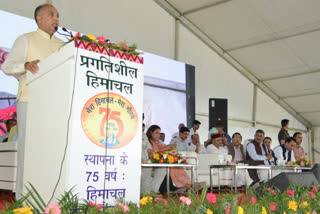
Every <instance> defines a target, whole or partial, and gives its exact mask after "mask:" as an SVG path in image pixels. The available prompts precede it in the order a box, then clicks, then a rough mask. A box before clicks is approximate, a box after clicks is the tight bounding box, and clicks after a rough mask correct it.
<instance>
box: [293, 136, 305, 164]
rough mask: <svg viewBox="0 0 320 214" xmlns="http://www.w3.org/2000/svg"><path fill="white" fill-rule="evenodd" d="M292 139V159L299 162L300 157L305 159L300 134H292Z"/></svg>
mask: <svg viewBox="0 0 320 214" xmlns="http://www.w3.org/2000/svg"><path fill="white" fill-rule="evenodd" d="M293 138H294V139H295V140H296V146H294V147H293V153H294V158H295V159H296V160H299V159H300V157H303V158H305V157H306V155H305V153H304V149H303V147H302V146H301V143H302V139H303V137H302V133H301V132H295V133H294V134H293Z"/></svg>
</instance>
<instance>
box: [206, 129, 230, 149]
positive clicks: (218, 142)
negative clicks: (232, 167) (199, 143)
mask: <svg viewBox="0 0 320 214" xmlns="http://www.w3.org/2000/svg"><path fill="white" fill-rule="evenodd" d="M222 138H223V137H222V134H220V133H216V134H212V135H211V144H209V145H208V146H207V153H211V154H228V151H227V149H226V148H225V147H224V145H223V143H222Z"/></svg>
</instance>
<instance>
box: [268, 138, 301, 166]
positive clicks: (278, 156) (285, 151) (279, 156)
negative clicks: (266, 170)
mask: <svg viewBox="0 0 320 214" xmlns="http://www.w3.org/2000/svg"><path fill="white" fill-rule="evenodd" d="M294 146H296V141H295V139H294V138H293V137H288V138H287V139H286V141H285V144H281V145H279V146H277V147H276V148H274V150H273V151H274V159H275V162H276V163H277V165H280V164H281V165H283V164H285V163H287V162H290V161H295V160H296V159H295V158H294V154H293V151H292V149H293V147H294Z"/></svg>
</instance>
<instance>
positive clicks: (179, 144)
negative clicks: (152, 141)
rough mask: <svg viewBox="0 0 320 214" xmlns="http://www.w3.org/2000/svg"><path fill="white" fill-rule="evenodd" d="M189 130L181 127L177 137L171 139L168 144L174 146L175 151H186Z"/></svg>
mask: <svg viewBox="0 0 320 214" xmlns="http://www.w3.org/2000/svg"><path fill="white" fill-rule="evenodd" d="M189 132H190V130H189V129H188V128H187V127H181V128H180V132H179V136H178V137H175V138H172V140H171V141H170V144H174V145H176V149H177V151H178V152H179V151H188V144H187V138H188V135H189Z"/></svg>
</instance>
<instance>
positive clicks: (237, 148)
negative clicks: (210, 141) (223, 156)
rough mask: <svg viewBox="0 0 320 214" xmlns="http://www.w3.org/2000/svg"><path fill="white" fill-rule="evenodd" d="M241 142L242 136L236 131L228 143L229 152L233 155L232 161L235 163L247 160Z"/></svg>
mask: <svg viewBox="0 0 320 214" xmlns="http://www.w3.org/2000/svg"><path fill="white" fill-rule="evenodd" d="M241 142H242V136H241V134H240V133H238V132H236V133H234V134H233V135H232V139H231V143H230V144H227V147H228V153H229V155H231V156H232V162H234V163H244V161H245V155H244V148H243V145H242V144H241Z"/></svg>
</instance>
